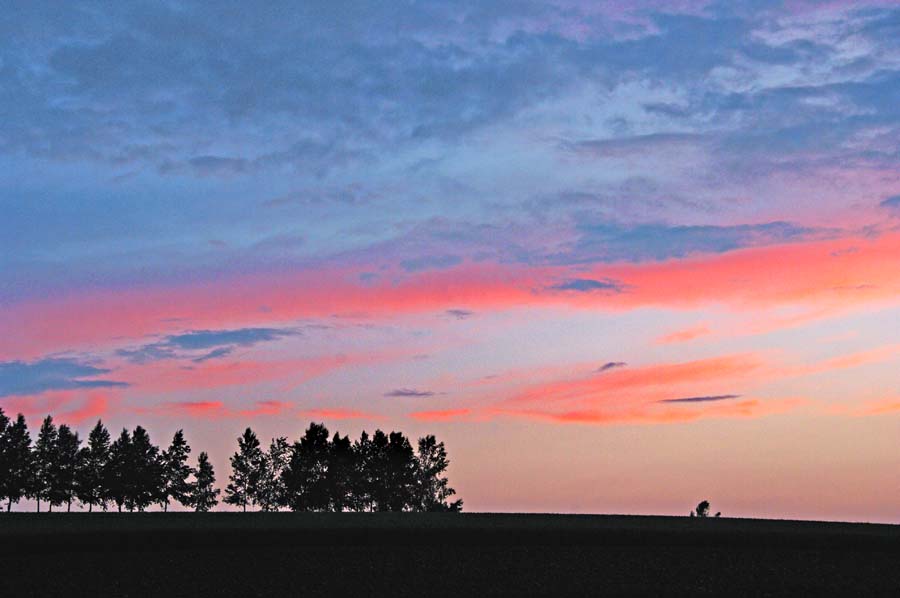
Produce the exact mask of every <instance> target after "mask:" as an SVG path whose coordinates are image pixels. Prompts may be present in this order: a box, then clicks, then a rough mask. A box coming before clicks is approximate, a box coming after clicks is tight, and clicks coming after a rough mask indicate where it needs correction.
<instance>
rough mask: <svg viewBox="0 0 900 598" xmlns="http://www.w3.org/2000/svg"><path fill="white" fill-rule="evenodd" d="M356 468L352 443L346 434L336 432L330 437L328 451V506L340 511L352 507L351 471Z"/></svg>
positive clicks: (326, 474)
mask: <svg viewBox="0 0 900 598" xmlns="http://www.w3.org/2000/svg"><path fill="white" fill-rule="evenodd" d="M355 468H356V455H355V454H354V453H353V444H352V443H351V442H350V438H349V437H347V436H343V437H341V435H340V434H338V433H337V432H335V433H334V437H333V438H332V439H331V445H330V446H329V451H328V470H327V471H326V473H325V477H326V492H327V493H328V496H329V508H330V509H331V510H332V511H335V512H337V513H340V512H342V511H344V510H349V509H352V508H353V503H354V500H353V496H352V491H353V489H352V484H351V480H352V479H353V472H354V470H355Z"/></svg>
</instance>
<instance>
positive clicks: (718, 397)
mask: <svg viewBox="0 0 900 598" xmlns="http://www.w3.org/2000/svg"><path fill="white" fill-rule="evenodd" d="M740 397H741V395H709V396H703V397H684V398H681V399H663V400H661V401H658V402H659V403H714V402H717V401H731V400H733V399H739V398H740Z"/></svg>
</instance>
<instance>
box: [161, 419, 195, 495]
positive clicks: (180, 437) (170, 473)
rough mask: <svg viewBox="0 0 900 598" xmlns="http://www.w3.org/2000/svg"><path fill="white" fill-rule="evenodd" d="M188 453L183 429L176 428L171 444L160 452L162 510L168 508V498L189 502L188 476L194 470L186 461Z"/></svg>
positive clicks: (188, 447) (189, 486) (189, 487)
mask: <svg viewBox="0 0 900 598" xmlns="http://www.w3.org/2000/svg"><path fill="white" fill-rule="evenodd" d="M190 454H191V447H190V445H189V444H188V443H187V441H186V440H185V439H184V431H183V430H178V431H177V432H175V435H174V436H173V437H172V444H170V445H169V448H168V449H166V450H165V451H163V453H162V459H161V460H162V470H163V492H162V496H161V500H160V502H162V505H163V511H168V510H169V499H171V500H174V501H177V502H179V503H181V504H182V505H184V506H188V505H189V504H190V499H191V483H190V482H189V481H188V478H189V477H190V476H191V474H192V473H193V471H194V470H193V468H192V467H191V466H190V465H188V463H187V460H188V455H190Z"/></svg>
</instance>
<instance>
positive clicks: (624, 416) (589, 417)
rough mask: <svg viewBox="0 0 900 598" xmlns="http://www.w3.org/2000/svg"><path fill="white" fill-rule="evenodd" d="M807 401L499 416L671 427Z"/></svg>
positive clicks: (761, 412) (525, 412)
mask: <svg viewBox="0 0 900 598" xmlns="http://www.w3.org/2000/svg"><path fill="white" fill-rule="evenodd" d="M806 402H807V401H805V400H803V399H777V400H768V401H760V400H756V399H750V400H743V401H738V402H734V403H729V404H722V405H712V406H705V407H689V408H681V407H678V408H673V407H665V408H663V407H660V406H659V405H658V404H653V403H651V404H645V405H643V406H641V407H635V408H632V409H629V410H626V411H619V412H607V411H602V410H579V411H562V412H554V411H543V410H539V409H531V410H518V411H517V410H502V411H496V412H495V413H497V414H498V415H507V416H510V417H523V418H527V419H535V420H541V421H548V422H553V423H562V424H573V423H574V424H594V425H629V424H672V423H685V422H691V421H695V420H698V419H704V418H751V417H763V416H767V415H774V414H779V413H786V412H788V411H790V410H792V409H794V408H796V407H798V406H800V405H803V404H805V403H806Z"/></svg>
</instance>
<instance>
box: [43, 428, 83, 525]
mask: <svg viewBox="0 0 900 598" xmlns="http://www.w3.org/2000/svg"><path fill="white" fill-rule="evenodd" d="M80 445H81V439H80V438H78V433H77V432H73V431H72V429H71V428H69V426H67V425H66V424H62V425H61V426H59V430H58V432H57V439H56V456H55V458H54V460H53V463H52V464H51V468H50V504H51V505H52V506H59V505H62V504H64V503H65V505H66V511H67V512H69V511H71V510H72V500H74V498H75V479H76V475H77V472H78V468H79V457H80V456H81V455H80V453H79V450H78V448H79V446H80Z"/></svg>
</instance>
